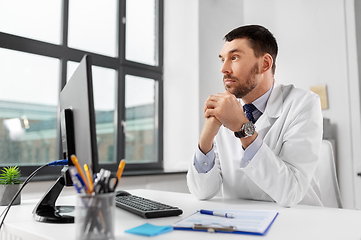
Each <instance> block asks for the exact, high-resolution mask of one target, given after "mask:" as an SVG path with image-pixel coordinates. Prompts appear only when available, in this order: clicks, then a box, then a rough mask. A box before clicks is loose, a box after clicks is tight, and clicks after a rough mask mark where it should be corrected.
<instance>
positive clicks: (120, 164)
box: [116, 159, 125, 180]
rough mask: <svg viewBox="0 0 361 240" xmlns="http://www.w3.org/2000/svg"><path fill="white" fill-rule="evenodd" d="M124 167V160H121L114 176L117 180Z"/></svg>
mask: <svg viewBox="0 0 361 240" xmlns="http://www.w3.org/2000/svg"><path fill="white" fill-rule="evenodd" d="M124 166H125V160H124V159H123V160H121V161H120V163H119V166H118V171H117V175H116V176H117V179H118V180H119V179H120V177H121V176H122V173H123V170H124Z"/></svg>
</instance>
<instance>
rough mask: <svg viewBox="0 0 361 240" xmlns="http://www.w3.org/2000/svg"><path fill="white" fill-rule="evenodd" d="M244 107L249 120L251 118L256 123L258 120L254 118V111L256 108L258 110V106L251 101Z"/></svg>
mask: <svg viewBox="0 0 361 240" xmlns="http://www.w3.org/2000/svg"><path fill="white" fill-rule="evenodd" d="M243 109H244V111H245V112H246V117H247V118H248V120H250V121H251V122H253V123H255V122H256V120H255V119H254V117H253V114H252V112H253V111H254V110H256V109H257V108H256V107H255V106H254V105H253V104H252V103H250V104H245V105H244V106H243Z"/></svg>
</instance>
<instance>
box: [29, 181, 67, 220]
mask: <svg viewBox="0 0 361 240" xmlns="http://www.w3.org/2000/svg"><path fill="white" fill-rule="evenodd" d="M64 186H65V178H64V176H60V177H59V178H58V179H57V180H56V182H55V183H54V185H53V186H52V187H51V188H50V189H49V190H48V192H47V193H46V194H45V195H44V196H43V197H42V199H41V200H40V201H39V203H38V204H37V205H36V207H35V208H34V210H33V216H34V218H35V220H36V221H38V222H47V223H74V206H56V205H55V202H56V200H57V199H58V197H59V194H60V193H61V191H62V190H63V187H64Z"/></svg>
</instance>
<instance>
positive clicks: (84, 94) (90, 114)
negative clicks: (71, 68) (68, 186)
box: [60, 55, 99, 173]
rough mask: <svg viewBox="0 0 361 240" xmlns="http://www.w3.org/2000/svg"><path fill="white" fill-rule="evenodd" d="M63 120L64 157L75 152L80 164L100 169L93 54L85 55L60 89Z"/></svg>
mask: <svg viewBox="0 0 361 240" xmlns="http://www.w3.org/2000/svg"><path fill="white" fill-rule="evenodd" d="M60 119H61V120H60V121H61V136H62V146H63V155H64V158H66V159H68V160H69V166H72V165H73V164H72V162H71V161H70V156H71V155H72V154H75V155H76V156H77V158H78V161H79V164H80V166H83V165H84V164H88V166H89V168H90V169H91V171H92V172H93V173H96V172H98V171H99V163H98V147H97V138H96V129H95V110H94V97H93V82H92V70H91V57H90V56H88V55H85V56H84V57H83V59H82V60H81V62H80V64H79V66H78V68H77V69H76V70H75V72H74V74H73V75H72V77H71V78H70V79H69V81H68V82H67V83H66V85H65V86H64V88H63V90H62V91H61V93H60Z"/></svg>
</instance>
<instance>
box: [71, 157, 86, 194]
mask: <svg viewBox="0 0 361 240" xmlns="http://www.w3.org/2000/svg"><path fill="white" fill-rule="evenodd" d="M70 159H71V161H72V162H73V164H74V166H75V167H76V170H78V173H79V175H80V176H81V178H82V179H83V181H84V183H85V186H86V188H87V192H88V193H89V194H91V191H90V188H89V184H88V181H87V180H86V178H85V175H84V172H83V170H82V169H81V167H80V165H79V162H78V159H77V158H76V156H75V155H74V154H73V155H71V156H70Z"/></svg>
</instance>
